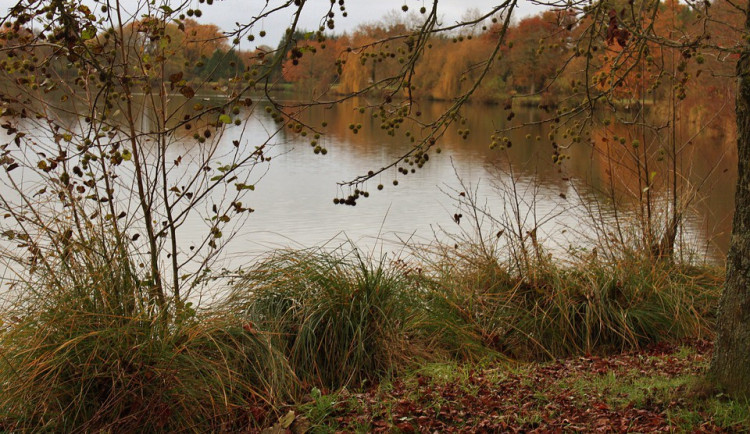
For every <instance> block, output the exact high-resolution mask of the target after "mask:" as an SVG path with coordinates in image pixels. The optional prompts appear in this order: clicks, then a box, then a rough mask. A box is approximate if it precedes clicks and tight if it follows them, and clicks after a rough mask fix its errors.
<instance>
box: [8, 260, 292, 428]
mask: <svg viewBox="0 0 750 434" xmlns="http://www.w3.org/2000/svg"><path fill="white" fill-rule="evenodd" d="M92 257H94V256H89V257H88V259H86V258H85V257H83V256H81V255H79V256H78V257H77V258H78V259H84V260H88V262H87V263H85V264H82V263H79V264H78V265H75V264H76V262H75V261H73V260H70V261H69V262H68V267H69V269H68V272H67V274H66V273H64V272H61V273H56V276H55V280H52V279H50V278H44V277H40V278H38V279H37V280H36V281H35V283H36V285H34V286H33V287H32V286H29V287H28V288H25V290H24V291H23V292H24V296H23V297H22V299H21V300H19V301H18V303H17V304H16V305H15V306H14V307H11V308H7V309H6V310H5V311H4V312H2V316H0V318H1V319H2V326H0V389H2V391H3V392H2V393H1V394H0V431H9V432H17V431H19V432H25V431H50V432H71V431H84V432H89V431H117V432H133V431H140V432H143V431H145V432H154V431H185V430H198V431H226V430H236V429H246V428H247V427H252V426H262V425H264V424H266V423H267V421H266V420H265V419H266V418H267V417H268V415H269V412H270V411H271V410H272V409H273V406H274V405H275V404H277V403H279V402H281V401H285V400H287V399H288V397H289V396H291V394H292V391H293V390H294V389H293V388H294V384H295V380H294V377H293V375H291V373H290V371H289V369H288V367H287V364H286V360H285V359H284V358H283V356H281V355H280V354H279V353H278V352H276V351H275V350H274V349H273V347H272V346H271V345H270V342H269V340H268V338H267V337H266V336H265V335H262V334H260V333H257V332H255V331H254V330H252V329H250V328H249V327H247V326H246V325H245V324H243V323H242V321H241V319H240V318H238V317H237V316H235V315H233V314H232V313H231V312H222V311H218V310H215V311H211V312H196V311H194V310H193V309H192V308H191V307H190V306H186V307H184V308H183V309H181V311H180V312H179V313H176V312H175V311H170V312H165V311H161V310H159V309H158V308H156V307H155V306H153V305H152V304H150V303H149V301H148V300H149V297H148V295H147V292H148V289H147V285H146V284H145V283H144V282H143V281H141V280H139V279H137V278H135V277H134V275H133V274H132V273H131V272H130V271H129V270H131V267H130V265H129V264H128V263H126V262H123V261H117V258H109V259H110V260H111V259H114V260H113V261H110V260H106V261H105V260H104V258H102V260H98V261H91V260H90V259H91V258H92ZM47 276H48V277H49V275H47ZM30 284H31V283H30V282H29V283H27V285H30Z"/></svg>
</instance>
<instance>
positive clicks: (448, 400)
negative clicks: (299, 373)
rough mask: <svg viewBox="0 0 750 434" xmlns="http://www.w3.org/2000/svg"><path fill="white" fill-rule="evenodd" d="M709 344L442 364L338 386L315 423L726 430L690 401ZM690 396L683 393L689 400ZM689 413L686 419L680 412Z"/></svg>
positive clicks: (426, 428) (406, 428) (425, 428)
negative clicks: (534, 360)
mask: <svg viewBox="0 0 750 434" xmlns="http://www.w3.org/2000/svg"><path fill="white" fill-rule="evenodd" d="M710 351H711V345H710V344H709V343H707V342H705V341H695V342H691V343H690V346H689V347H685V346H681V347H680V346H675V345H668V344H660V345H657V346H652V347H650V348H648V349H646V350H645V351H641V352H634V353H626V354H620V355H616V356H611V357H597V356H587V357H579V358H572V359H566V360H560V361H557V362H553V363H548V364H531V365H525V366H522V367H520V368H516V369H513V368H509V367H507V366H505V365H493V366H488V367H483V368H481V369H465V368H461V367H455V366H454V367H453V368H452V369H451V367H448V368H447V371H446V372H444V373H443V374H435V373H430V374H417V375H415V376H411V377H409V378H408V379H404V380H402V379H396V380H394V381H393V382H392V383H390V384H389V385H381V386H380V387H377V388H372V389H371V390H369V391H367V392H364V393H356V394H353V393H349V392H347V391H343V392H340V393H339V395H338V396H337V399H336V403H335V404H334V405H333V406H332V408H331V411H330V412H327V414H326V416H325V417H324V418H322V419H321V420H319V421H318V423H319V426H320V427H321V428H323V427H325V429H324V430H325V431H328V430H331V431H339V432H351V431H360V432H361V431H369V432H405V433H411V432H423V433H434V432H467V433H468V432H472V433H473V432H527V433H535V432H545V433H546V432H574V431H582V432H673V431H684V430H688V431H693V432H735V431H740V430H741V429H745V428H747V427H740V426H737V427H734V428H733V427H731V426H730V427H728V428H722V427H720V426H719V425H718V423H717V422H716V421H714V420H712V417H711V416H710V415H709V414H707V413H706V412H705V411H703V410H700V409H694V408H693V407H694V406H695V404H694V399H693V398H689V397H688V395H689V393H688V390H689V389H690V387H691V386H690V381H691V379H694V378H699V377H700V375H701V374H702V371H703V370H704V369H705V367H706V366H707V361H708V360H709V359H710V355H709V353H710ZM691 399H693V400H692V401H691ZM685 415H689V418H690V419H691V420H682V419H684V418H685Z"/></svg>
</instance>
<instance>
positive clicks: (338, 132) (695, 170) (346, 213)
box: [6, 100, 736, 267]
mask: <svg viewBox="0 0 750 434" xmlns="http://www.w3.org/2000/svg"><path fill="white" fill-rule="evenodd" d="M173 104H175V107H177V106H179V105H180V104H181V102H180V101H177V100H175V102H173ZM365 104H366V102H364V101H350V102H347V103H343V104H337V105H321V106H316V107H313V108H311V109H309V110H307V111H305V112H304V113H303V114H302V118H303V120H304V122H305V123H307V124H308V125H312V126H315V127H316V128H319V129H320V130H321V131H322V132H324V133H325V134H323V135H322V136H321V138H320V139H319V143H320V144H321V145H322V146H323V147H325V148H326V149H327V151H328V153H327V155H315V154H314V153H313V152H312V147H311V146H310V140H311V137H309V136H307V137H303V136H302V135H300V134H297V133H294V132H293V131H291V130H288V129H285V128H282V129H280V130H279V127H278V126H277V124H276V123H275V122H274V120H273V119H272V118H271V116H270V115H269V114H268V113H266V111H265V110H263V108H264V107H265V103H264V102H263V101H262V100H260V101H258V102H256V104H255V105H254V106H253V107H252V108H250V109H245V110H250V111H247V112H246V113H245V114H247V115H249V120H248V122H246V123H244V124H243V125H242V126H229V127H227V128H226V129H225V131H224V132H223V134H222V136H221V137H220V140H219V141H218V146H217V148H216V155H219V156H221V155H225V156H230V155H231V154H232V153H233V152H234V151H235V149H236V145H235V143H236V142H241V146H242V147H243V149H244V151H243V152H251V150H252V149H254V147H255V146H259V145H261V144H263V143H268V146H269V149H270V150H269V154H268V155H270V156H272V161H271V162H270V164H268V165H264V166H262V167H256V168H255V171H254V172H253V175H252V176H253V182H255V183H257V188H256V189H255V190H254V191H252V192H249V193H248V194H247V196H246V197H245V198H244V199H243V202H244V204H245V205H246V206H249V207H252V208H253V209H255V212H254V213H252V214H251V215H250V217H249V218H248V219H247V220H245V221H243V222H242V225H241V226H235V227H234V229H235V230H236V235H235V237H234V239H233V241H232V242H231V243H230V244H229V245H228V247H227V249H226V250H225V251H224V253H223V254H224V256H225V258H224V259H225V261H224V262H222V263H223V265H226V266H228V267H236V266H241V265H243V264H246V263H248V262H249V261H250V260H251V259H250V258H252V257H254V256H256V255H258V254H262V253H264V252H267V251H268V250H270V249H275V248H281V247H311V246H318V245H321V244H326V243H327V244H328V245H336V244H338V243H340V242H342V241H343V240H344V239H350V240H352V241H354V243H355V244H357V245H358V246H361V247H363V248H368V249H384V250H398V249H400V246H401V243H402V242H403V241H411V242H430V241H432V240H434V239H435V238H436V237H437V238H442V239H448V238H447V236H446V235H445V233H457V232H460V231H468V232H472V230H473V229H472V228H471V221H469V219H467V218H465V219H463V220H462V221H461V222H460V224H459V223H457V222H456V221H455V220H456V219H455V216H456V214H457V213H459V212H461V208H460V207H459V205H458V203H459V201H460V200H464V199H465V196H463V195H460V193H462V192H463V193H470V192H475V193H476V196H477V197H476V200H477V203H479V204H480V205H482V206H486V207H487V209H488V210H489V213H490V215H491V216H493V217H494V218H496V219H497V220H498V221H499V222H500V223H502V222H503V221H504V220H503V219H504V218H505V217H503V216H505V215H509V214H508V213H510V214H514V213H516V214H518V217H519V218H520V219H521V220H522V226H523V227H524V230H528V231H531V230H533V229H535V228H536V229H537V237H538V239H539V240H540V241H541V242H542V243H543V244H544V246H545V247H546V248H547V250H549V251H551V252H552V253H556V254H563V253H565V252H567V251H569V249H570V248H571V247H572V248H581V247H585V246H587V245H589V243H590V238H592V237H595V236H599V237H600V238H601V237H602V236H605V237H606V236H607V235H606V234H607V233H608V231H612V230H613V229H612V227H601V226H599V227H597V226H596V223H597V222H601V221H605V222H607V221H608V222H611V221H612V218H613V216H614V214H613V209H612V205H611V199H612V198H611V197H610V195H609V194H608V193H607V192H608V191H609V188H610V187H611V186H613V185H615V184H617V191H618V192H619V193H618V194H617V195H616V196H617V197H615V199H617V200H619V201H621V203H623V204H624V205H625V207H624V208H622V209H620V214H618V217H620V218H623V219H624V220H627V219H633V218H635V217H634V216H635V215H636V214H635V213H633V212H631V211H628V204H630V205H633V204H635V203H636V202H635V201H634V200H633V197H634V196H637V194H632V193H633V185H631V184H632V182H633V180H632V179H631V178H629V177H628V173H629V171H630V172H632V168H628V165H627V159H626V157H627V155H626V154H624V155H625V157H623V155H619V154H618V157H617V160H618V161H619V162H620V163H621V164H620V165H618V167H617V168H616V169H613V168H612V167H611V165H610V164H609V162H610V160H608V159H607V158H604V157H603V156H605V155H612V154H613V153H615V152H616V151H617V152H619V151H618V150H621V149H622V148H621V147H619V148H618V146H620V144H619V142H617V143H615V142H614V141H612V142H603V141H602V135H601V134H597V133H596V132H594V134H592V138H593V140H594V142H595V143H596V145H595V146H591V145H589V144H585V143H581V144H577V145H576V146H573V147H571V148H570V149H569V150H568V151H567V152H568V154H569V155H570V159H568V160H566V161H565V163H564V164H563V165H558V164H555V163H554V162H553V161H552V159H551V155H552V150H553V149H552V146H551V143H549V141H548V140H546V135H547V132H548V130H547V129H546V128H547V127H546V126H543V125H541V124H539V123H538V121H539V120H540V119H541V117H542V115H543V113H540V111H538V110H534V109H516V110H515V111H516V118H515V122H516V124H517V123H518V121H519V120H523V121H525V122H526V123H528V124H529V125H528V126H526V127H524V128H519V129H515V130H511V131H509V132H507V133H506V135H507V137H508V141H509V142H510V143H512V145H513V146H512V147H510V148H509V149H507V150H504V151H498V150H490V149H489V146H488V145H489V144H490V137H489V136H490V134H491V133H492V131H493V130H495V129H499V128H503V127H504V126H506V124H507V120H506V119H507V113H506V112H505V111H504V110H503V109H502V108H500V107H491V106H483V105H469V106H466V107H465V109H464V111H463V115H464V117H465V118H466V123H465V124H462V125H455V126H453V127H452V128H451V129H449V131H448V132H447V133H446V134H445V136H444V137H443V138H442V139H441V140H440V142H439V146H440V148H441V150H442V152H441V153H440V154H436V153H434V152H433V153H432V154H431V158H430V161H429V163H428V164H426V165H425V166H424V167H423V168H422V169H419V170H416V171H415V173H413V174H411V173H409V174H408V175H403V174H399V173H398V172H397V171H396V169H395V168H394V169H393V170H390V171H387V172H385V173H383V174H382V175H379V176H377V177H376V178H375V179H373V180H371V181H369V182H368V183H367V184H366V185H364V186H363V188H364V189H366V190H368V191H369V192H371V195H370V197H369V198H368V199H365V200H361V201H359V203H358V205H357V206H355V207H351V206H341V205H334V204H333V202H332V199H333V198H334V197H341V196H346V195H348V194H350V190H349V189H348V187H340V186H339V185H338V184H337V183H338V182H339V181H345V180H350V179H353V178H355V177H356V176H358V175H362V174H364V173H367V171H368V170H371V169H378V168H379V167H382V166H383V165H387V164H388V163H390V162H391V161H393V159H394V158H397V157H398V156H400V155H402V153H403V152H404V151H405V150H406V149H408V147H409V144H408V140H407V138H406V137H405V136H404V132H405V131H404V130H401V131H399V132H398V134H397V135H396V137H392V136H390V135H388V134H386V132H385V131H384V130H383V129H381V128H380V120H379V119H376V118H373V117H372V116H370V115H369V114H368V113H364V114H363V113H360V111H359V110H358V107H359V106H360V105H365ZM446 107H447V106H446V105H445V104H440V103H420V104H419V107H418V108H417V109H418V110H419V111H421V112H422V113H423V116H424V118H425V119H432V118H434V117H436V116H437V115H438V114H439V113H442V112H443V111H444V110H445V109H446ZM141 115H142V116H141V121H142V125H141V127H143V128H144V130H148V127H149V125H150V124H152V123H153V122H154V119H153V118H152V117H151V116H150V115H149V114H148V113H145V112H144V113H142V114H141ZM69 121H70V122H71V125H75V124H78V127H77V128H79V129H83V128H85V124H84V123H82V122H81V120H80V118H78V117H75V116H71V118H70V119H69ZM324 123H325V124H326V126H325V127H322V125H323V124H324ZM350 124H361V125H362V128H361V129H360V130H359V131H358V133H357V134H354V132H353V131H352V130H351V129H350V128H349V126H350ZM681 128H683V129H685V131H681V132H680V134H681V135H682V136H683V137H693V135H694V134H693V133H692V132H691V131H690V128H691V126H690V125H681ZM195 129H198V128H197V126H196V127H195ZM458 129H463V130H465V129H469V130H470V131H471V133H470V134H469V135H468V137H467V138H466V139H464V138H462V136H460V135H459V134H458ZM277 131H278V132H277ZM412 131H413V133H414V134H417V135H419V134H421V132H420V131H419V129H412ZM193 132H194V131H190V132H188V131H180V132H179V133H178V134H177V135H176V136H174V137H173V138H172V142H171V143H170V145H169V148H168V152H167V161H174V160H177V159H180V158H181V159H182V161H184V164H182V165H180V166H179V167H173V168H171V169H170V171H171V172H170V177H172V179H179V178H180V177H182V176H184V175H189V174H190V173H191V172H194V171H196V170H200V168H201V167H202V164H203V161H200V160H199V158H200V157H199V155H198V154H199V152H197V150H198V148H199V145H197V144H196V142H195V141H194V140H193V139H192V134H193ZM709 133H710V131H709ZM607 134H609V135H612V134H615V135H616V134H619V135H620V136H627V132H626V131H619V130H618V131H615V132H612V131H610V132H608V133H607ZM39 136H40V141H44V134H43V132H42V131H41V130H40V131H39ZM269 136H271V138H270V140H269ZM47 140H49V138H47ZM629 140H630V139H629ZM727 140H728V138H727V137H723V136H721V135H720V134H715V133H714V134H713V135H712V134H708V133H706V134H703V135H701V136H696V137H693V138H692V139H691V140H690V143H689V145H686V146H689V150H690V152H685V153H684V154H683V155H684V157H683V158H684V159H687V160H689V161H681V164H683V166H681V167H683V172H682V173H684V176H685V180H686V181H690V183H692V185H694V186H697V187H699V189H698V195H697V196H696V197H697V199H696V200H695V202H694V206H693V207H692V208H691V209H690V212H689V213H688V214H687V215H686V216H685V217H684V223H685V228H686V231H685V232H684V234H682V236H683V237H684V238H685V240H687V241H689V242H690V244H691V246H692V247H693V248H696V249H698V250H699V251H700V252H705V254H706V255H707V256H708V257H709V258H710V259H713V260H721V258H722V257H723V255H724V254H725V251H726V247H727V244H728V239H729V235H728V234H729V232H730V229H731V214H732V209H733V200H732V198H733V188H734V175H733V174H734V172H735V166H736V163H735V161H736V157H733V156H732V155H733V154H731V153H728V152H727V150H731V149H732V144H731V143H728V142H727ZM602 143H605V144H606V146H602ZM144 146H147V143H144ZM147 152H148V151H147ZM664 170H666V169H664ZM393 180H398V181H399V185H398V186H393ZM459 180H461V181H462V182H463V185H461V183H460V181H459ZM120 182H121V184H122V185H123V186H125V187H126V188H127V186H130V188H133V186H132V176H128V175H127V173H125V174H124V176H123V177H122V179H121V180H120ZM378 184H383V185H384V187H385V188H384V190H383V191H382V192H379V191H377V185H378ZM641 188H642V187H641ZM654 188H655V191H654V195H655V197H656V198H657V201H659V200H661V201H664V200H666V198H661V197H660V196H659V194H660V193H659V192H658V191H657V189H656V186H655V187H654ZM514 189H515V192H516V194H515V195H513V194H510V192H512V191H513V190H514ZM6 190H7V189H6ZM467 190H468V191H467ZM628 191H630V195H629V194H628ZM635 191H636V192H637V191H638V190H637V189H636V190H635ZM629 198H630V199H629ZM516 199H518V201H519V203H518V209H516V210H514V209H513V208H514V207H513V206H511V205H513V204H514V203H515V201H516ZM119 200H120V201H121V202H126V201H129V200H130V198H128V197H125V196H122V197H120V198H119ZM217 200H218V199H217ZM210 206H211V201H208V202H207V203H206V205H205V207H210ZM123 207H126V208H128V209H130V210H131V212H130V213H129V215H130V214H132V215H133V216H135V215H137V212H138V211H137V206H136V204H135V203H130V204H128V205H124V204H123ZM205 214H208V213H205ZM205 214H204V215H205ZM134 220H135V218H134ZM488 220H489V219H485V221H488ZM211 226H212V223H211V222H210V221H207V220H206V219H204V218H201V217H200V216H198V215H195V216H193V217H191V218H190V219H188V220H187V221H186V222H185V224H184V226H182V227H181V228H180V229H179V231H178V236H179V239H180V241H181V243H182V245H181V246H180V247H181V249H182V250H183V251H186V250H187V249H188V248H189V246H191V245H195V244H196V243H200V242H201V239H202V237H203V236H205V234H206V233H207V231H209V230H210V227H211ZM605 226H606V225H605ZM487 230H489V229H487ZM228 232H229V231H227V233H228Z"/></svg>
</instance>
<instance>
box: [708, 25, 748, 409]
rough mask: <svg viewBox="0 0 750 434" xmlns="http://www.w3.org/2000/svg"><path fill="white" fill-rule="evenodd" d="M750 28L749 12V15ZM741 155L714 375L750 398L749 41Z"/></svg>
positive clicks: (741, 96)
mask: <svg viewBox="0 0 750 434" xmlns="http://www.w3.org/2000/svg"><path fill="white" fill-rule="evenodd" d="M745 18H746V21H745V30H746V31H748V30H750V12H749V13H748V14H747V16H746V17H745ZM737 77H738V81H739V83H738V89H737V107H736V112H737V156H738V159H739V165H738V166H739V167H738V178H737V191H736V193H735V212H734V222H733V226H732V241H731V244H730V247H729V254H728V255H727V276H726V283H725V285H724V292H723V294H722V296H721V301H720V302H719V312H718V318H717V337H716V345H715V347H714V356H713V360H712V361H711V369H710V373H709V375H710V376H711V377H712V379H713V380H714V381H715V382H716V383H717V385H718V386H720V387H722V388H723V389H725V390H726V391H727V392H728V393H729V394H730V395H733V396H737V397H740V396H746V397H750V44H749V43H748V42H745V44H744V47H743V50H742V54H741V56H740V59H739V61H738V62H737Z"/></svg>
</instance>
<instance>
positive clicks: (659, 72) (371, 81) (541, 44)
mask: <svg viewBox="0 0 750 434" xmlns="http://www.w3.org/2000/svg"><path fill="white" fill-rule="evenodd" d="M620 3H621V4H620ZM660 8H662V9H663V10H662V11H661V12H660V13H659V14H656V15H655V16H654V17H655V18H654V20H651V21H649V20H646V23H647V24H648V25H649V26H650V28H649V29H648V31H650V32H652V33H653V34H654V36H655V37H660V38H664V39H668V40H676V39H679V38H680V35H691V34H692V35H695V34H697V35H701V38H702V39H703V40H709V39H710V40H711V41H712V43H713V44H717V45H720V46H731V45H733V44H734V43H735V41H737V40H739V37H740V35H739V33H738V32H737V31H736V30H735V29H738V28H740V27H741V23H733V22H732V21H733V20H734V21H736V20H737V19H738V18H737V17H738V14H733V13H731V11H730V10H729V9H728V8H729V6H728V5H726V4H716V5H713V6H712V9H713V13H714V15H713V16H714V17H717V16H721V17H724V18H726V20H725V21H717V20H713V21H708V20H706V19H705V17H704V16H702V15H701V14H700V13H699V12H698V11H696V10H695V9H693V8H690V7H688V5H686V4H682V3H679V2H677V1H674V0H669V1H666V2H663V3H662V5H661V6H660ZM724 9H726V10H724ZM618 11H619V12H618ZM625 11H630V6H628V5H627V4H626V3H625V2H619V1H616V2H612V9H611V10H610V14H609V16H605V17H598V18H597V17H593V18H592V17H591V16H586V17H584V18H580V17H579V16H577V15H575V14H574V13H569V12H567V11H546V12H543V13H539V14H537V15H534V16H529V17H526V18H524V19H522V20H520V21H518V22H515V23H513V24H512V25H511V26H509V27H508V28H507V29H504V25H503V21H502V19H492V20H486V24H484V25H483V24H481V23H480V24H478V25H477V26H475V27H473V28H471V27H464V28H462V30H461V33H456V34H438V35H433V36H431V37H430V39H429V41H428V43H427V45H426V49H425V51H424V54H423V55H422V56H421V57H420V58H419V59H418V61H417V62H415V64H413V65H410V64H409V62H410V61H411V57H412V56H411V55H412V54H413V50H414V49H415V47H414V44H415V43H416V40H415V38H416V36H409V35H412V34H415V33H414V31H412V30H410V29H413V28H414V26H413V25H409V24H407V23H406V21H405V20H408V18H405V19H404V20H398V17H396V18H394V16H393V15H392V16H390V17H389V18H387V19H386V20H384V21H386V22H382V23H378V24H368V25H362V26H360V27H359V28H358V29H357V30H356V31H355V32H353V33H352V34H344V35H340V36H335V37H328V38H320V37H319V35H318V34H313V33H309V34H307V37H302V38H301V39H299V40H297V41H296V42H297V47H296V48H295V50H296V54H293V53H291V52H290V53H289V54H287V55H286V56H285V59H286V60H285V62H284V64H283V79H284V80H285V81H287V82H290V83H294V84H295V85H296V87H297V88H298V89H300V90H304V91H307V92H310V93H312V94H313V95H320V94H322V93H324V92H328V93H333V94H349V93H352V92H360V91H362V90H365V89H367V88H370V87H373V85H375V86H374V87H377V85H378V84H379V83H384V84H385V85H389V83H388V78H389V77H393V76H395V75H396V73H397V72H398V71H399V70H401V69H402V68H405V67H406V68H413V79H412V80H411V83H409V86H410V87H411V89H410V91H411V96H412V97H415V98H425V99H433V100H451V99H454V98H456V97H458V96H460V95H462V94H464V93H466V92H467V91H469V89H470V88H471V87H473V86H474V84H475V81H476V79H477V78H478V77H479V75H480V74H482V73H483V70H484V69H485V66H486V65H487V61H488V59H490V58H492V59H493V62H492V65H491V67H490V68H489V70H488V71H487V76H486V77H485V78H484V80H483V81H482V82H481V84H480V85H479V87H478V88H477V89H476V90H475V91H474V93H473V95H472V98H473V99H474V100H475V101H482V102H492V103H498V102H502V101H504V100H505V99H507V98H508V97H509V96H512V95H519V96H520V95H529V96H534V98H531V100H533V101H535V102H536V101H539V102H541V103H542V104H544V103H545V102H549V103H550V104H556V103H559V102H561V101H562V100H563V99H565V98H570V97H571V96H575V95H576V94H578V95H582V94H583V93H585V92H587V90H586V89H588V91H591V90H592V89H593V90H597V89H599V90H602V91H604V90H605V89H606V90H609V91H611V89H612V88H613V87H614V88H615V91H614V92H609V93H608V95H609V97H613V98H615V99H618V100H621V101H622V100H626V101H627V100H637V99H648V100H651V101H653V100H656V99H661V98H666V97H669V96H671V95H674V96H676V97H677V98H679V99H684V98H685V97H687V96H688V95H687V94H688V92H686V89H688V88H690V89H691V91H692V92H691V93H692V94H693V95H700V96H702V97H707V96H714V97H719V95H722V96H721V97H720V98H718V100H725V93H726V92H730V91H731V90H730V89H731V87H732V86H733V85H732V84H731V83H728V82H727V80H723V79H722V78H721V77H723V76H726V75H727V74H731V72H732V71H733V68H734V63H735V61H736V59H722V58H721V57H720V56H717V55H712V53H710V52H701V51H700V50H698V49H697V48H696V49H694V50H683V51H678V50H677V49H672V48H669V47H668V46H666V45H664V44H657V43H656V42H654V43H653V44H646V45H644V46H643V47H642V50H641V51H640V53H639V55H638V56H633V55H632V53H628V54H627V55H623V52H624V50H623V48H624V47H626V46H627V44H628V43H630V39H631V38H630V31H631V30H632V31H635V30H633V29H632V28H631V30H628V22H627V21H628V16H629V14H630V12H628V13H625ZM613 17H614V18H613ZM595 19H599V20H605V22H606V21H607V20H609V22H610V25H609V27H606V34H600V33H602V32H601V31H597V30H596V29H597V28H599V29H600V28H601V26H599V27H597V26H594V25H593V24H594V20H595ZM387 21H390V22H387ZM618 24H619V25H618ZM696 29H700V31H698V30H696ZM642 31H645V29H642ZM503 33H504V38H505V43H504V44H503V45H502V46H501V47H500V49H499V52H498V53H497V56H496V57H493V56H492V53H493V51H494V50H495V47H496V45H497V41H498V40H499V38H500V37H501V36H502V35H503ZM303 35H304V34H303ZM697 42H698V41H696V44H695V46H696V47H697V46H698V45H700V44H698V43H697ZM391 85H392V84H391Z"/></svg>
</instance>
